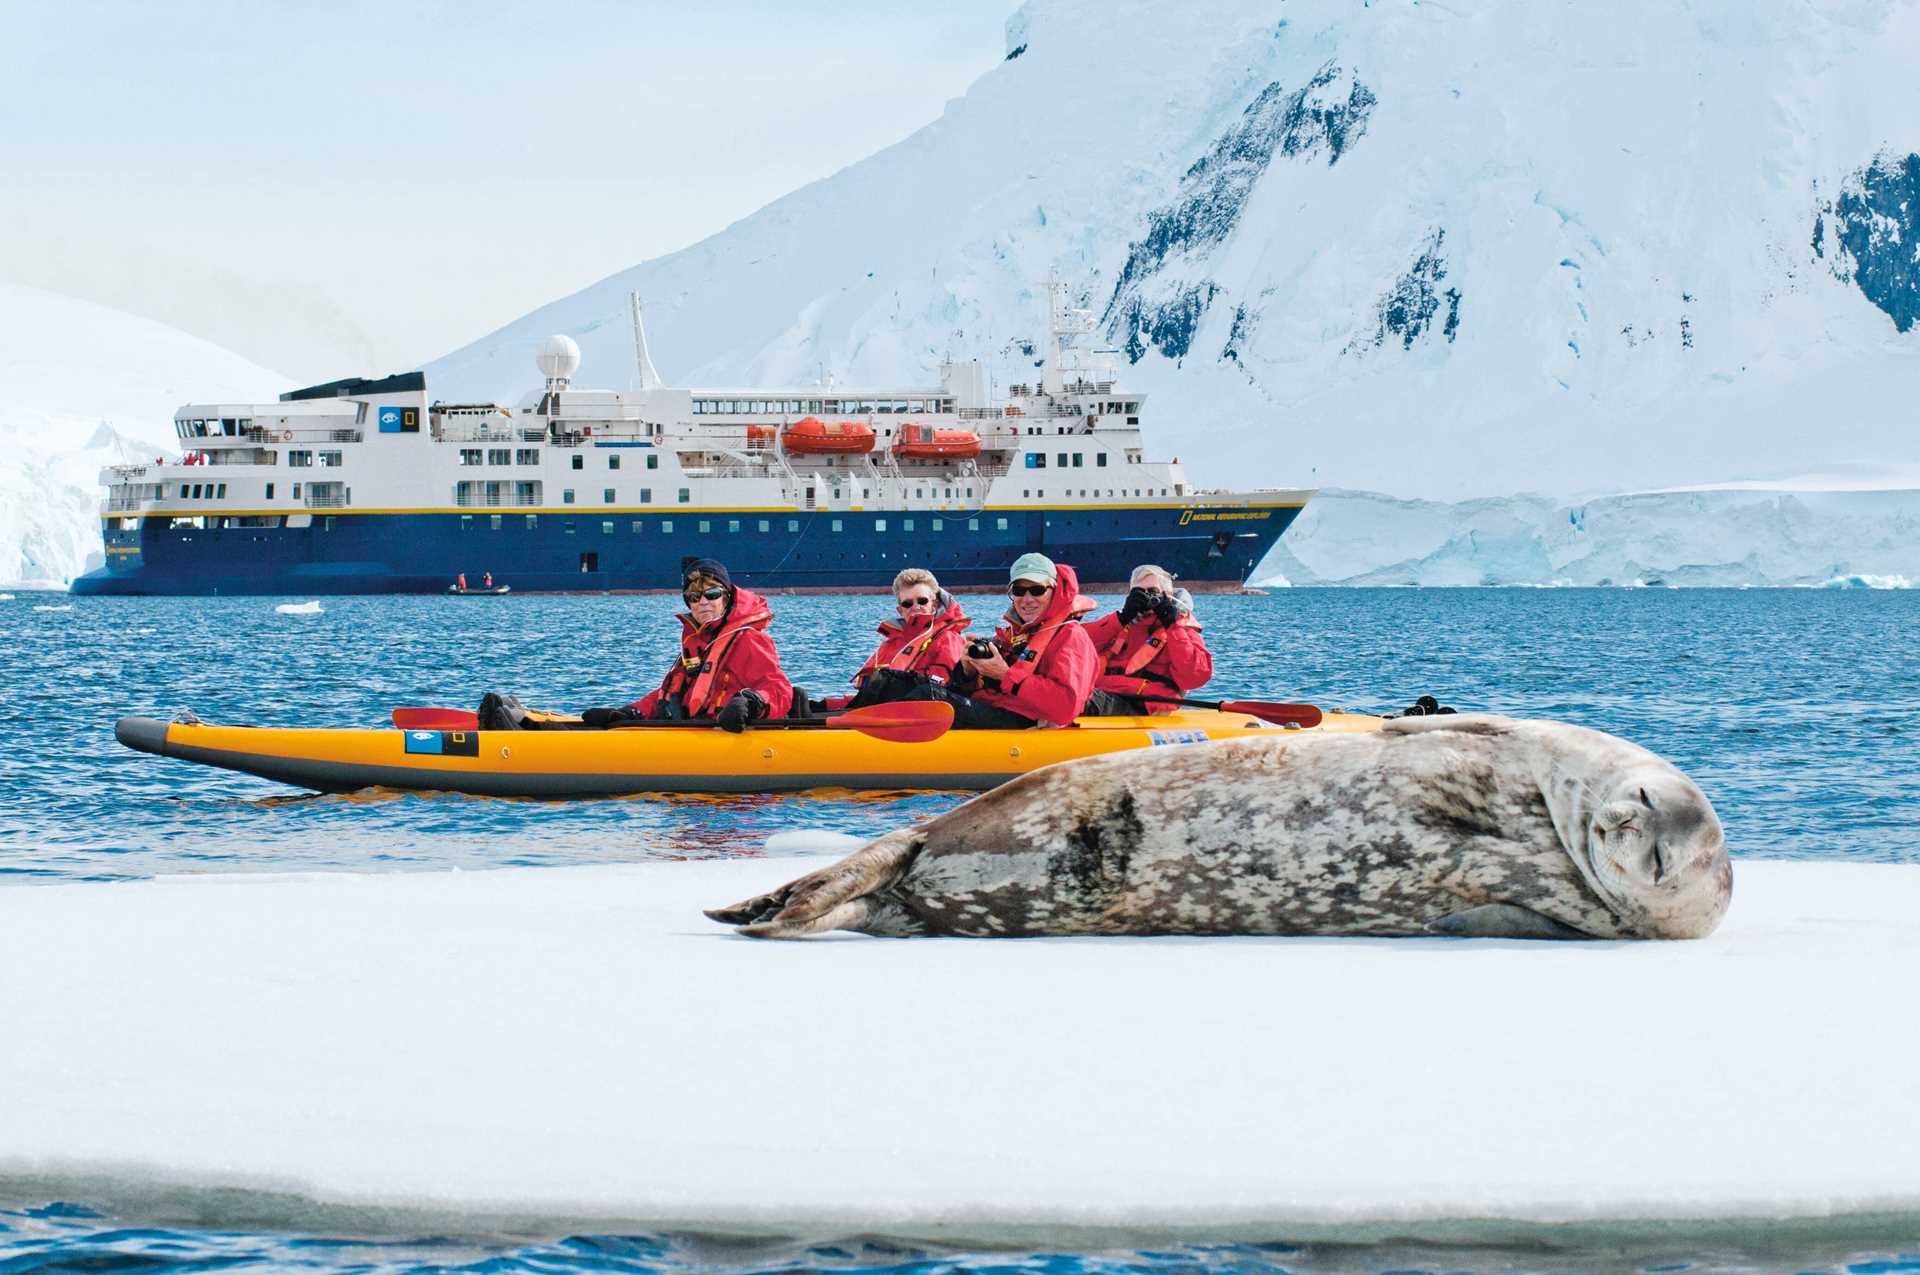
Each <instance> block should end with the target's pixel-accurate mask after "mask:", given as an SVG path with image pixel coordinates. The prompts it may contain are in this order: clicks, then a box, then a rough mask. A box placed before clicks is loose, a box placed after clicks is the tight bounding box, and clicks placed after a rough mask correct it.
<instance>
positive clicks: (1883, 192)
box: [1813, 154, 1920, 332]
mask: <svg viewBox="0 0 1920 1275" xmlns="http://www.w3.org/2000/svg"><path fill="white" fill-rule="evenodd" d="M1827 217H1831V218H1832V219H1833V253H1832V256H1831V258H1830V260H1831V262H1832V267H1833V273H1834V275H1835V277H1837V278H1839V279H1843V280H1846V281H1848V282H1851V283H1853V284H1854V285H1855V286H1857V287H1858V288H1859V289H1860V291H1861V293H1862V294H1864V295H1865V296H1866V298H1867V300H1869V301H1871V302H1873V304H1874V305H1876V306H1878V307H1880V309H1881V310H1883V311H1885V312H1886V315H1887V317H1888V318H1890V319H1892V320H1893V326H1894V329H1895V330H1896V331H1899V332H1905V331H1907V330H1909V329H1910V328H1912V327H1913V325H1914V323H1915V322H1917V321H1920V253H1916V251H1915V245H1916V243H1917V242H1920V240H1917V239H1916V236H1920V154H1909V155H1905V156H1899V157H1896V156H1891V155H1885V154H1881V155H1876V156H1874V157H1873V162H1872V163H1870V164H1868V165H1867V166H1866V167H1865V168H1863V169H1861V170H1860V171H1858V172H1856V173H1854V174H1853V175H1852V176H1851V177H1849V178H1848V179H1847V180H1846V181H1845V182H1844V183H1842V185H1841V187H1840V196H1839V198H1837V199H1835V200H1834V201H1833V202H1832V203H1830V204H1828V205H1827V206H1826V207H1825V208H1823V209H1821V210H1820V213H1818V214H1816V216H1815V217H1814V222H1813V251H1814V255H1815V256H1817V257H1822V258H1826V257H1827V253H1826V252H1825V251H1824V244H1825V239H1826V218H1827Z"/></svg>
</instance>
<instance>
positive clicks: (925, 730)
mask: <svg viewBox="0 0 1920 1275" xmlns="http://www.w3.org/2000/svg"><path fill="white" fill-rule="evenodd" d="M711 725H713V723H712V722H708V721H691V722H688V721H679V722H671V721H669V722H653V721H648V722H622V723H621V724H620V725H618V726H615V727H614V728H613V729H615V730H641V729H645V728H647V727H662V726H668V727H670V726H681V727H685V726H711ZM952 726H953V705H951V704H948V703H944V702H942V701H940V700H903V701H901V702H900V703H897V704H869V705H868V706H867V707H865V708H850V709H847V710H846V711H844V712H840V713H835V714H834V715H833V716H832V717H769V718H764V719H762V720H761V721H757V722H754V723H752V724H751V726H750V727H749V728H748V729H750V730H765V729H767V728H769V727H771V728H773V729H775V730H792V729H803V730H804V729H809V728H811V729H813V730H857V731H859V732H860V733H861V734H862V735H871V736H873V737H874V738H875V739H886V740H891V741H893V742H894V743H896V744H924V743H926V742H927V741H928V740H934V739H938V738H940V737H941V736H942V735H944V734H946V733H947V731H948V730H949V729H951V728H952Z"/></svg>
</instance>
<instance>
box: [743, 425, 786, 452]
mask: <svg viewBox="0 0 1920 1275" xmlns="http://www.w3.org/2000/svg"><path fill="white" fill-rule="evenodd" d="M778 432H779V431H777V430H775V429H774V427H773V426H771V425H749V426H747V446H748V447H771V446H773V436H774V435H775V434H776V433H778Z"/></svg>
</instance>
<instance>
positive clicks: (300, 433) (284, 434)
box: [228, 425, 366, 443]
mask: <svg viewBox="0 0 1920 1275" xmlns="http://www.w3.org/2000/svg"><path fill="white" fill-rule="evenodd" d="M228 437H230V438H231V437H238V438H244V439H246V440H247V441H248V442H250V443H358V442H362V441H364V440H365V438H366V435H365V434H364V433H362V432H361V431H360V430H357V429H309V428H305V427H302V426H298V425H289V426H287V427H285V428H281V429H269V428H265V427H261V428H256V429H249V430H243V431H242V432H241V433H239V434H238V435H228Z"/></svg>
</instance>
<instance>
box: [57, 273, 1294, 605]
mask: <svg viewBox="0 0 1920 1275" xmlns="http://www.w3.org/2000/svg"><path fill="white" fill-rule="evenodd" d="M1048 291H1049V295H1050V297H1051V305H1052V310H1053V313H1052V316H1051V317H1052V322H1051V323H1050V325H1049V326H1050V339H1049V344H1048V350H1047V352H1046V354H1045V357H1044V359H1043V363H1042V367H1041V369H1040V373H1041V375H1040V377H1039V378H1038V379H1037V380H1036V381H1035V382H1034V383H1031V384H1017V385H1012V386H1009V387H1008V389H1007V392H1006V394H1005V396H1004V397H1002V398H995V397H993V396H991V395H990V394H989V391H988V383H987V375H986V371H985V369H984V368H983V367H982V366H981V364H980V363H979V362H978V361H966V362H958V361H955V362H948V363H947V364H945V365H944V366H943V367H942V369H941V377H940V383H939V384H938V385H932V386H927V385H922V386H880V387H851V386H836V385H833V384H832V383H830V382H829V383H825V384H818V385H810V386H788V387H722V388H709V389H683V388H675V387H671V386H667V385H665V384H663V383H661V378H660V377H659V374H658V373H657V372H656V371H655V370H654V368H653V363H652V359H651V356H650V354H649V352H648V349H647V344H646V335H645V327H644V324H643V323H642V321H641V318H640V311H639V303H638V299H637V298H635V299H634V303H633V324H634V336H635V346H636V349H635V358H636V367H637V370H638V375H637V377H636V381H637V387H636V388H633V389H627V390H600V389H589V388H581V387H576V385H575V384H574V377H575V374H576V372H577V371H578V370H579V351H578V348H577V347H576V346H575V345H574V343H573V342H572V341H571V340H570V339H569V338H567V337H564V336H557V337H550V338H548V340H547V341H546V342H544V343H543V344H542V345H541V347H540V350H539V353H538V355H537V358H536V363H537V365H538V367H539V370H540V372H541V373H542V375H543V378H544V384H543V385H542V386H541V388H539V389H537V390H534V391H531V392H530V393H528V394H527V395H526V396H525V397H524V398H523V399H522V400H521V401H520V402H519V403H517V404H515V405H513V406H511V407H507V406H503V405H500V404H495V403H446V402H439V401H434V400H431V399H430V397H429V393H428V387H427V384H426V379H425V377H424V375H423V374H421V373H419V372H410V373H405V374H402V375H398V376H390V377H386V378H384V379H378V380H370V379H362V378H353V379H348V380H341V381H333V382H329V383H327V384H324V385H316V386H311V387H308V388H305V389H300V390H294V391H292V392H290V393H287V394H283V395H281V397H280V401H278V402H275V403H266V404H259V403H253V404H247V403H198V404H189V405H188V406H185V407H182V408H181V409H180V410H179V411H178V412H177V413H176V415H175V419H174V425H175V430H176V433H177V434H178V435H179V437H180V446H181V447H182V448H183V449H184V453H185V454H184V455H183V456H182V457H181V458H180V459H179V460H166V461H156V462H154V463H153V464H150V465H122V466H115V467H113V468H111V469H108V470H105V471H103V472H102V475H101V477H102V481H103V482H104V483H105V485H106V487H107V496H106V501H105V505H104V508H103V510H102V518H103V524H104V528H105V540H106V551H107V562H106V566H105V567H103V568H102V569H100V570H98V571H95V572H92V573H90V574H89V575H87V576H84V577H82V578H81V579H80V580H78V581H76V582H75V584H74V591H75V592H80V593H136V594H213V593H221V594H227V593H251V594H294V593H299V594H321V593H416V592H417V593H438V592H442V591H444V590H445V589H446V587H447V585H448V583H449V582H450V581H452V580H453V579H454V578H455V577H456V576H457V575H459V574H461V573H465V574H466V575H468V576H469V577H470V578H476V579H477V578H478V577H480V576H481V575H482V574H491V575H492V576H493V578H494V579H495V580H496V581H498V582H500V583H503V584H508V585H511V586H512V588H513V591H514V592H515V593H516V594H517V593H526V592H540V591H595V592H603V591H628V590H632V591H652V590H674V589H677V588H678V586H679V581H680V562H681V560H682V559H683V558H685V557H688V556H710V557H717V558H720V559H721V560H723V561H725V562H726V563H727V564H728V566H729V568H730V569H731V570H732V573H733V575H734V577H735V579H737V580H739V581H741V582H742V583H743V584H747V585H749V586H750V587H753V588H756V589H762V590H768V589H771V590H782V589H785V590H815V589H817V590H834V591H838V590H846V589H861V588H884V587H885V586H886V585H887V584H888V583H889V582H890V581H891V580H892V578H893V576H894V574H895V573H896V572H898V571H899V570H901V569H902V568H904V567H907V566H925V567H928V568H930V569H932V570H933V571H934V572H935V573H936V574H938V576H939V577H940V579H941V582H942V583H943V584H947V585H948V586H949V587H956V588H969V587H978V588H999V587H1002V586H1003V585H1004V582H1005V579H1006V569H1007V564H1008V563H1009V562H1011V561H1012V559H1013V558H1014V557H1017V556H1018V555H1019V554H1021V553H1024V552H1027V551H1029V550H1041V551H1043V552H1046V553H1048V554H1049V555H1051V556H1053V557H1055V558H1057V559H1058V560H1060V561H1063V562H1070V563H1072V564H1074V566H1075V567H1076V568H1077V569H1078V570H1079V572H1080V576H1081V578H1082V579H1083V580H1086V581H1088V582H1089V583H1090V585H1091V586H1092V587H1096V588H1097V587H1100V586H1102V585H1106V586H1119V587H1122V588H1124V583H1123V582H1124V581H1125V580H1126V579H1127V574H1128V572H1129V571H1130V570H1131V569H1132V567H1133V566H1134V565H1136V564H1137V563H1140V562H1148V561H1151V562H1156V563H1159V564H1160V565H1162V566H1165V567H1167V568H1169V569H1171V570H1173V571H1174V572H1176V573H1178V575H1179V576H1180V579H1181V583H1182V584H1183V585H1185V586H1187V587H1189V588H1196V589H1208V588H1212V589H1230V588H1237V587H1239V586H1240V585H1242V584H1243V583H1244V582H1245V581H1246V579H1247V576H1248V574H1249V573H1250V572H1251V571H1252V570H1253V568H1254V566H1255V565H1256V564H1257V563H1258V562H1259V561H1260V559H1261V557H1262V556H1264V555H1265V553H1266V551H1267V550H1268V549H1270V548H1271V547H1272V546H1273V544H1274V542H1275V541H1277V540H1278V539H1279V537H1280V534H1281V533H1282V532H1283V531H1284V530H1285V529H1286V527H1287V525H1288V524H1289V523H1290V522H1291V521H1292V519H1293V518H1294V516H1295V515H1296V514H1297V513H1298V512H1299V510H1300V508H1301V507H1302V506H1303V505H1304V504H1305V502H1306V500H1307V498H1308V497H1309V496H1310V494H1311V493H1310V492H1307V491H1294V490H1288V491H1259V492H1249V493H1243V494H1232V493H1226V492H1217V491H1200V490H1196V489H1195V488H1194V487H1193V486H1192V484H1191V483H1190V482H1189V481H1188V479H1187V476H1186V474H1185V473H1184V471H1183V470H1182V468H1181V465H1180V463H1179V461H1178V460H1171V461H1163V460H1154V459H1151V458H1149V457H1148V455H1147V453H1146V448H1145V443H1144V441H1143V438H1142V434H1141V427H1140V421H1141V416H1142V407H1143V402H1144V400H1143V396H1141V395H1138V394H1128V393H1126V392H1125V391H1123V390H1121V389H1119V388H1118V387H1117V385H1116V383H1115V379H1114V376H1113V373H1112V368H1113V359H1112V355H1111V352H1103V351H1094V350H1086V349H1084V348H1081V347H1080V346H1079V345H1078V344H1077V341H1078V340H1079V339H1080V338H1082V337H1084V336H1085V335H1086V333H1087V331H1088V330H1089V328H1090V326H1091V325H1090V323H1088V321H1087V318H1086V316H1085V315H1084V313H1083V312H1077V311H1073V310H1069V309H1067V308H1066V307H1065V306H1064V305H1063V304H1062V301H1061V297H1060V293H1059V289H1058V288H1057V287H1050V288H1049V290H1048Z"/></svg>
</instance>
